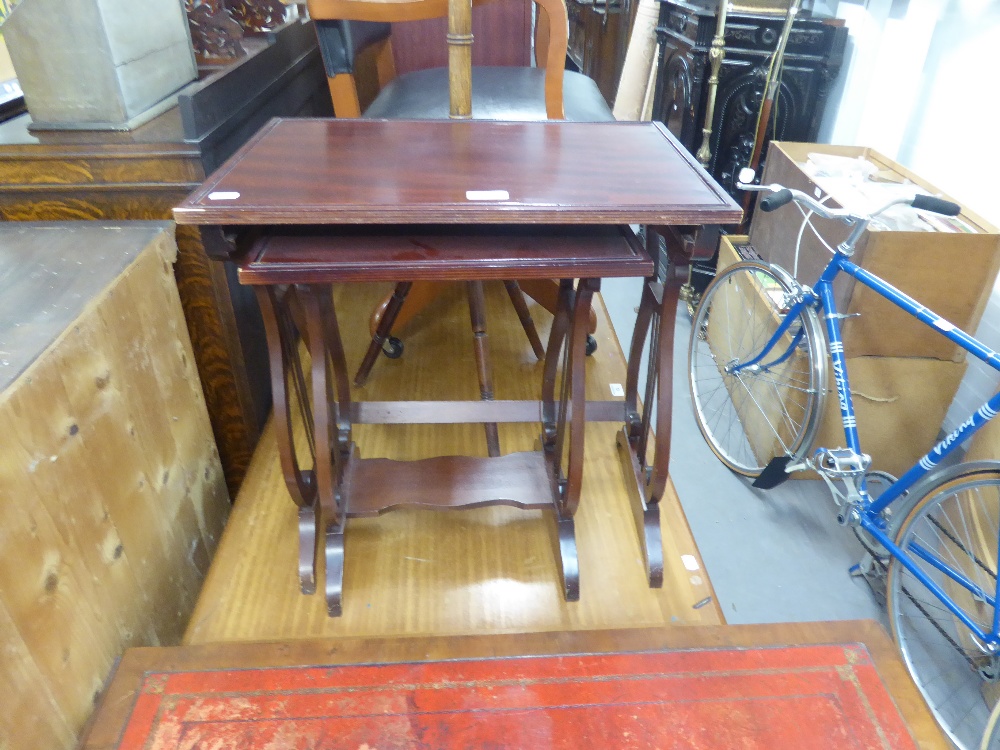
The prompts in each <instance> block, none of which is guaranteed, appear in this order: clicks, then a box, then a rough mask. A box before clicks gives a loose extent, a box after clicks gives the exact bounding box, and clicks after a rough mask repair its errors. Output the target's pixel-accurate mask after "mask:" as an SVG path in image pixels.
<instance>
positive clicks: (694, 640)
mask: <svg viewBox="0 0 1000 750" xmlns="http://www.w3.org/2000/svg"><path fill="white" fill-rule="evenodd" d="M820 644H861V645H863V646H864V647H865V649H866V650H867V652H868V654H869V655H870V657H871V661H872V662H874V664H875V667H876V670H877V672H878V676H879V677H880V678H881V680H882V682H883V684H884V685H885V687H886V689H887V691H888V693H889V694H890V695H891V697H892V699H893V701H894V702H895V704H896V708H897V709H898V710H899V712H900V714H901V715H902V717H903V718H904V719H905V721H906V723H907V725H908V728H909V730H910V732H911V734H912V737H913V739H914V740H915V741H916V743H917V745H918V746H919V747H922V748H928V749H929V748H947V747H948V744H947V743H946V741H945V740H944V738H943V737H942V736H941V734H940V732H939V731H938V729H937V727H936V725H935V724H934V721H933V719H932V718H931V717H930V715H929V712H928V711H927V709H926V707H925V706H924V704H923V701H922V700H921V698H920V695H919V694H918V693H917V691H916V688H915V687H914V686H913V684H912V682H911V681H910V679H909V676H908V674H907V673H906V669H905V667H904V666H903V664H902V662H901V661H900V660H899V657H898V656H897V654H896V651H895V648H894V646H893V645H892V643H891V642H890V640H889V638H888V636H887V635H886V633H885V631H883V630H882V629H881V627H880V626H879V625H878V624H877V623H875V622H873V621H871V620H862V621H843V622H815V623H801V624H780V625H741V626H721V627H720V626H715V627H712V626H706V627H699V628H659V627H658V628H633V629H626V630H588V631H575V632H546V633H525V634H517V635H506V636H500V637H497V636H494V635H478V636H465V637H449V638H441V637H413V638H338V639H335V640H298V641H288V640H284V641H275V642H270V643H252V644H248V643H225V644H209V645H201V646H187V647H182V648H174V649H133V650H131V651H129V652H128V653H127V654H126V656H125V659H124V660H123V661H122V664H121V666H120V667H119V669H118V673H117V675H116V678H115V680H114V682H113V684H112V685H111V688H110V690H109V692H108V694H107V695H106V696H105V698H104V702H103V707H102V710H101V712H100V714H99V719H98V721H97V722H95V724H94V726H93V727H92V728H91V731H90V733H89V735H88V736H87V738H86V741H85V742H84V744H83V747H84V748H85V750H99V749H100V750H105V749H107V748H114V747H117V746H118V739H119V736H120V732H121V729H122V727H123V726H124V724H125V722H126V721H127V719H128V717H129V713H130V711H131V710H132V706H133V705H134V702H135V699H136V690H137V688H138V686H139V685H140V682H141V680H142V679H143V676H144V674H145V673H147V672H150V671H152V672H156V673H164V672H166V673H171V672H174V673H176V672H189V671H202V670H228V669H252V668H267V667H294V666H307V665H308V666H312V665H317V666H318V665H323V666H337V665H351V664H412V663H421V662H429V661H436V660H444V659H448V660H454V659H494V658H502V657H510V656H528V655H537V656H541V655H559V654H615V653H630V652H631V653H636V652H639V653H642V652H664V651H667V652H678V651H690V650H703V649H712V650H716V649H754V648H767V649H771V648H779V647H783V646H813V645H820ZM842 678H843V679H850V677H849V676H847V677H842ZM751 689H752V688H751ZM655 697H656V696H650V700H654V699H655ZM733 697H738V696H733ZM870 711H871V708H870V707H869V712H870ZM792 721H794V717H792ZM731 729H732V728H731ZM697 731H699V732H708V733H709V734H715V732H713V731H712V728H711V727H699V728H698V729H697ZM805 733H806V734H808V730H806V731H805ZM636 739H637V741H638V740H640V739H641V738H636ZM855 739H856V738H855ZM883 739H884V738H883ZM625 744H628V743H627V742H625V741H623V746H624V745H625ZM881 746H885V742H884V741H883V743H882V745H881Z"/></svg>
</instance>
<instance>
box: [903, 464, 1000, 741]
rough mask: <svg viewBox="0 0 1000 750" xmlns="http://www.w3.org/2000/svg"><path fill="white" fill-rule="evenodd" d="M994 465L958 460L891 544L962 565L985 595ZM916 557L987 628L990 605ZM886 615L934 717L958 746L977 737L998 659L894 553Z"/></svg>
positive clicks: (998, 495) (995, 499)
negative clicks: (965, 465) (964, 464)
mask: <svg viewBox="0 0 1000 750" xmlns="http://www.w3.org/2000/svg"><path fill="white" fill-rule="evenodd" d="M998 537H1000V464H996V463H991V464H989V465H985V466H984V465H983V464H978V465H972V464H970V465H969V466H968V469H967V470H963V469H962V467H956V471H955V472H952V473H951V474H950V475H949V476H948V477H947V478H946V479H945V480H944V481H942V482H940V483H939V484H936V485H934V486H933V487H931V488H930V489H929V490H928V491H927V492H925V493H924V494H923V496H922V497H921V498H920V499H919V500H917V501H916V502H915V503H914V504H913V506H912V508H911V510H910V512H909V514H908V515H907V517H906V518H905V519H904V520H903V522H902V523H901V524H900V526H899V532H898V534H897V537H896V544H897V545H898V546H899V547H900V548H902V549H904V550H909V549H911V546H910V545H911V544H913V543H917V544H919V545H920V546H921V547H922V548H923V550H925V552H926V554H927V555H928V556H929V557H932V558H934V560H936V561H937V562H938V563H939V564H941V563H946V564H947V565H948V566H949V567H951V568H952V570H957V571H960V572H961V573H962V574H963V575H965V576H966V577H967V578H969V579H970V580H972V581H973V582H974V583H976V584H977V585H978V586H979V587H981V588H982V589H983V590H984V591H985V592H987V593H989V595H991V596H994V597H995V596H996V592H997V550H998V546H997V545H998V543H1000V539H998ZM910 557H911V558H912V559H913V561H914V563H915V564H916V565H917V566H918V567H919V568H920V569H921V570H922V571H923V572H924V573H926V574H927V576H928V577H929V578H930V579H931V580H933V581H934V582H935V583H937V584H938V585H940V586H941V587H942V588H943V589H944V590H945V592H946V593H947V594H948V595H949V596H950V597H951V598H952V601H953V602H954V603H955V604H957V605H958V606H959V607H961V609H962V610H963V611H964V612H965V613H966V614H967V615H968V616H969V617H970V619H972V620H973V621H974V622H976V624H977V625H978V626H979V627H980V628H982V629H983V630H984V632H987V633H988V632H990V631H991V630H992V623H993V607H992V606H990V605H989V603H988V602H987V601H985V599H983V598H982V597H977V596H975V595H973V594H971V593H970V592H969V591H968V590H966V589H964V588H961V587H960V586H959V585H958V584H956V583H954V582H953V581H952V580H951V579H950V578H948V577H947V576H946V575H945V574H944V573H943V572H941V571H940V570H939V569H938V568H936V567H935V566H934V565H933V564H932V563H931V562H928V561H926V560H924V559H922V558H921V557H918V556H917V555H911V556H910ZM887 589H888V606H889V620H890V623H891V625H892V634H893V638H894V639H895V641H896V644H897V646H898V647H899V650H900V653H901V654H902V656H903V661H904V662H905V663H906V667H907V669H908V670H909V672H910V676H911V677H912V678H913V681H914V683H916V685H917V688H918V689H919V690H920V692H921V693H922V694H923V696H924V700H925V701H926V702H927V705H928V707H929V708H930V709H931V712H932V713H933V714H934V717H935V718H936V719H937V721H938V724H940V726H941V728H942V729H943V730H944V731H945V733H946V734H947V735H948V736H949V737H950V739H951V740H952V742H954V743H955V744H956V745H957V746H958V747H960V748H968V750H975V749H976V748H978V747H979V746H980V744H981V742H982V738H983V733H984V729H985V727H986V726H987V722H988V719H989V715H990V711H991V709H992V708H993V706H994V704H995V703H996V700H997V697H998V696H1000V682H998V681H997V678H998V677H1000V674H997V671H998V670H997V661H996V659H990V657H989V656H987V655H986V654H985V653H984V651H983V650H982V648H981V647H980V646H979V645H977V644H978V642H977V640H976V639H975V638H974V636H973V634H972V633H971V631H969V629H968V627H967V626H965V625H964V624H963V623H961V622H960V621H959V620H958V619H957V618H956V617H955V616H954V615H953V614H952V613H951V612H950V611H949V610H948V609H946V608H945V607H944V605H943V604H942V603H941V602H940V600H938V599H937V597H936V596H934V594H932V593H931V592H930V591H929V590H928V589H927V588H926V587H925V586H924V585H923V584H922V583H920V581H919V580H918V579H917V578H916V577H915V576H914V575H913V573H911V572H910V571H909V570H908V569H907V568H906V567H905V566H904V565H903V564H902V563H901V562H900V561H899V559H898V558H893V560H892V561H891V562H890V563H889V573H888V581H887Z"/></svg>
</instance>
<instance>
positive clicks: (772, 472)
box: [750, 456, 792, 490]
mask: <svg viewBox="0 0 1000 750" xmlns="http://www.w3.org/2000/svg"><path fill="white" fill-rule="evenodd" d="M791 460H792V459H791V457H790V456H775V457H774V458H772V459H771V460H770V461H768V462H767V466H765V467H764V470H763V471H762V472H761V473H760V474H759V475H758V476H757V478H756V479H755V480H753V484H751V485H750V486H751V487H756V488H757V489H759V490H770V489H773V488H774V487H777V486H778V485H779V484H781V483H782V482H784V481H785V480H786V479H788V476H789V474H788V472H787V471H786V469H787V467H788V464H789V463H791Z"/></svg>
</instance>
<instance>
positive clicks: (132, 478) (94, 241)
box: [0, 222, 229, 749]
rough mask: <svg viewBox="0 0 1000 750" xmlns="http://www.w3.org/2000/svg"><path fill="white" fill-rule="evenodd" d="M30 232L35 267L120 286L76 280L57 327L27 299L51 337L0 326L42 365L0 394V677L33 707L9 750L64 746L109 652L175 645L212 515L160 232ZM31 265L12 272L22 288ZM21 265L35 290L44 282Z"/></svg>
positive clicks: (214, 506) (209, 455) (212, 464)
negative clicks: (79, 263) (82, 266)
mask: <svg viewBox="0 0 1000 750" xmlns="http://www.w3.org/2000/svg"><path fill="white" fill-rule="evenodd" d="M151 227H152V228H153V229H152V231H151ZM22 230H24V231H27V229H26V227H25V226H21V227H17V228H16V231H17V232H20V231H22ZM40 231H41V232H42V237H41V241H40V242H41V244H39V243H38V242H35V243H26V244H27V246H28V247H29V248H30V247H34V248H35V249H36V250H39V252H40V253H41V246H42V245H44V244H48V245H50V246H51V247H53V248H57V249H58V248H62V249H63V250H66V249H67V248H70V250H71V252H69V253H68V255H67V257H68V258H69V259H71V261H72V259H74V258H81V257H86V255H85V254H84V253H82V252H81V250H80V248H81V247H82V248H93V251H94V255H95V259H96V256H99V255H100V254H101V253H107V254H109V255H110V254H112V253H117V252H118V251H122V252H123V253H124V259H123V260H122V262H121V264H118V263H117V262H116V261H113V260H112V259H111V258H110V257H109V258H107V259H106V260H107V264H106V265H107V269H106V270H108V272H109V274H111V272H112V271H113V270H114V269H115V268H119V270H120V271H121V272H120V273H115V274H113V275H110V278H107V279H106V281H105V284H104V285H103V286H102V285H100V284H97V283H91V282H96V279H95V278H87V275H86V274H84V275H83V279H81V280H80V282H79V283H77V282H69V281H65V282H63V281H61V280H60V283H59V284H55V287H56V288H55V291H56V292H58V291H59V289H60V288H68V289H69V290H70V292H71V293H70V294H68V296H67V299H66V300H65V301H63V302H56V303H54V307H55V308H56V311H57V312H58V313H59V314H52V315H51V316H48V313H50V312H51V310H50V309H49V307H50V306H52V305H53V303H52V300H51V298H46V297H44V296H43V295H41V294H39V295H38V296H39V298H40V299H39V303H40V304H41V310H42V312H43V314H44V315H43V317H45V316H48V317H51V318H52V319H53V320H55V321H57V322H58V324H63V321H64V320H65V318H64V317H63V315H62V314H63V313H66V315H68V316H69V320H68V322H67V323H65V325H64V328H63V330H62V331H61V332H60V333H59V335H57V336H54V337H53V335H52V333H53V331H52V330H51V329H50V328H49V327H47V326H45V325H41V324H39V325H35V324H34V323H32V322H30V321H31V320H32V318H31V314H30V313H31V302H30V300H22V303H23V304H25V305H26V306H27V307H28V309H27V310H25V311H24V314H23V316H22V318H23V319H24V320H26V321H29V322H26V323H25V324H24V325H22V326H21V327H17V326H15V330H17V331H20V330H21V328H25V327H27V328H29V329H32V330H34V331H35V332H36V333H37V335H38V336H39V344H40V345H44V351H42V352H41V353H40V354H39V355H38V356H36V357H35V359H34V361H33V362H31V363H30V364H29V365H28V366H27V367H26V368H25V369H24V370H23V372H21V373H20V375H19V377H17V378H16V379H14V381H13V382H11V383H10V384H9V385H8V386H7V388H6V389H5V390H3V391H2V392H0V436H2V437H0V528H2V529H3V534H2V537H0V540H2V543H0V632H2V633H3V635H4V637H3V643H4V644H6V648H5V649H4V651H3V652H2V653H0V673H3V674H5V675H6V678H5V679H6V681H7V685H9V686H10V687H11V690H12V691H13V692H11V691H7V690H5V691H4V694H5V695H6V696H8V697H9V696H17V699H18V700H22V699H23V700H25V701H31V702H34V703H35V707H34V709H33V711H34V712H35V715H34V718H33V719H32V720H31V721H30V722H23V721H19V720H17V717H13V720H12V722H7V721H5V722H0V747H4V748H12V749H17V748H35V747H66V746H68V745H69V744H71V742H72V740H73V738H74V737H75V735H76V733H77V732H78V731H79V730H80V728H81V727H82V726H83V724H84V722H85V721H86V719H87V718H88V716H89V715H90V712H91V711H92V709H93V705H94V704H93V701H94V697H95V696H96V695H97V694H98V692H99V690H100V689H101V687H102V685H103V684H104V681H105V678H106V677H107V675H108V674H109V672H110V670H111V668H112V666H113V664H114V662H115V660H116V659H117V658H118V656H119V655H120V654H121V652H122V651H123V650H124V649H125V648H126V647H128V646H132V645H149V644H171V643H176V642H178V641H179V639H180V636H181V633H182V630H183V627H184V624H185V622H186V621H187V618H188V614H189V613H190V611H191V610H192V608H193V606H194V599H195V592H196V591H197V589H198V587H199V585H200V583H201V580H202V578H203V577H204V575H205V573H206V571H207V569H208V561H209V560H210V559H211V554H212V551H213V550H214V548H215V545H216V541H217V539H218V537H219V535H220V532H221V529H222V526H223V523H224V517H225V515H226V513H227V511H228V505H229V504H228V502H227V500H228V495H227V493H226V487H225V482H224V478H223V475H222V469H221V466H220V463H219V456H218V452H217V450H216V448H215V441H214V439H213V437H212V432H211V426H210V424H209V421H208V413H207V410H206V407H205V400H204V397H203V395H202V391H201V388H200V383H199V380H198V376H197V371H196V369H195V365H194V355H193V352H192V350H191V345H190V342H189V339H188V337H187V335H186V327H185V324H184V318H183V313H182V310H181V306H180V299H179V297H178V293H177V287H176V283H175V282H174V278H173V272H172V268H171V263H172V262H173V260H174V258H175V257H176V252H177V250H176V245H175V243H174V239H173V234H172V232H171V231H170V226H169V225H165V224H162V223H161V224H139V225H138V226H137V227H134V228H131V229H129V228H123V227H119V228H118V229H114V228H111V227H108V226H101V225H98V224H91V223H89V222H86V223H85V222H80V223H74V224H66V225H63V226H62V230H61V231H62V232H63V233H64V234H65V235H66V236H65V237H64V238H63V240H62V241H57V240H56V235H57V232H56V230H54V229H50V228H42V229H41V230H40ZM10 237H11V234H10V233H7V238H8V239H9V238H10ZM129 241H131V243H134V246H135V249H136V251H135V252H133V251H131V250H130V251H127V252H126V251H124V250H123V248H125V247H127V246H128V244H129ZM129 258H131V262H126V261H127V260H128V259H129ZM33 260H34V261H37V260H38V258H37V257H34V256H33V257H31V258H25V259H24V266H20V267H18V274H17V275H18V276H19V277H21V278H22V280H23V281H24V283H27V284H28V287H29V289H30V288H34V287H35V286H36V284H35V280H34V279H31V273H30V271H29V270H28V269H29V268H30V266H31V265H32V261H33ZM55 265H56V266H57V265H58V264H55ZM71 265H72V263H71ZM97 265H99V264H97ZM34 266H35V268H36V269H39V273H41V278H49V277H50V273H49V272H50V271H51V269H52V268H53V267H55V266H54V265H53V263H52V262H47V263H37V262H36V263H34ZM119 266H120V267H121V268H123V269H124V270H121V268H120V267H119ZM63 272H65V273H67V274H69V275H72V274H73V273H74V271H73V269H72V267H71V268H69V269H64V270H63V271H60V274H59V277H61V275H62V273H63ZM57 278H58V277H57ZM7 294H15V290H14V289H12V288H10V287H4V288H3V290H2V292H0V297H3V296H5V295H7ZM76 294H79V295H80V298H79V299H76V300H75V301H74V300H73V295H76ZM84 295H87V296H86V298H84ZM15 297H17V295H16V294H15ZM63 308H70V309H68V310H66V309H63ZM74 313H75V314H74ZM27 343H28V342H25V346H27ZM29 348H30V347H29ZM5 700H7V699H5Z"/></svg>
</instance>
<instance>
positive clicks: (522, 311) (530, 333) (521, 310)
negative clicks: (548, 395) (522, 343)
mask: <svg viewBox="0 0 1000 750" xmlns="http://www.w3.org/2000/svg"><path fill="white" fill-rule="evenodd" d="M503 285H504V288H505V289H506V290H507V296H508V297H510V302H511V304H512V305H514V310H515V311H516V312H517V319H518V320H520V321H521V328H523V329H524V335H525V336H527V337H528V341H529V342H530V343H531V350H532V351H533V352H534V353H535V356H536V357H537V358H538V359H544V358H545V347H543V346H542V341H541V339H539V338H538V331H537V330H535V321H533V320H532V319H531V313H530V312H528V303H527V302H525V301H524V294H522V293H521V287H520V286H518V284H517V282H516V281H505V282H504V283H503Z"/></svg>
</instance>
